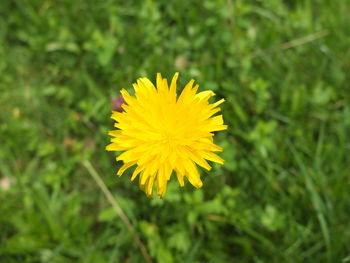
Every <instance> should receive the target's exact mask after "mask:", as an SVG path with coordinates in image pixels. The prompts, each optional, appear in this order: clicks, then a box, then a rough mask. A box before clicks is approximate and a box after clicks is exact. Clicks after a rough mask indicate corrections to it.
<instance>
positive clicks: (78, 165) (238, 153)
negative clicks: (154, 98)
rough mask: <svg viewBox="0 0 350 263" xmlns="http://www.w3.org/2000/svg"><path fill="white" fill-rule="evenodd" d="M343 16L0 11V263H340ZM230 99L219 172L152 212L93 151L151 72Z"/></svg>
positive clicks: (305, 11)
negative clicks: (125, 99) (113, 102)
mask: <svg viewBox="0 0 350 263" xmlns="http://www.w3.org/2000/svg"><path fill="white" fill-rule="evenodd" d="M349 13H350V1H348V0H343V1H340V0H339V1H328V0H314V1H311V0H305V1H302V0H299V1H287V0H285V1H278V0H269V1H258V0H256V1H252V0H250V1H244V0H204V1H199V0H194V1H185V0H179V1H163V0H162V1H151V0H145V1H135V0H133V1H117V0H107V1H92V0H86V1H83V0H76V1H71V0H62V1H57V0H41V1H40V0H13V1H6V0H2V1H0V142H1V146H0V183H1V184H0V262H6V263H7V262H102V263H103V262H143V257H142V254H141V253H140V251H139V249H138V247H137V246H136V245H135V242H134V239H133V237H132V235H131V234H130V233H129V232H128V230H127V228H126V227H125V225H124V224H123V222H122V221H121V220H120V218H119V217H118V216H117V214H116V213H115V212H114V210H113V209H112V208H111V206H110V204H109V203H108V201H107V200H106V198H105V197H104V195H103V193H102V192H101V190H100V188H99V187H98V186H97V184H96V183H95V181H94V180H93V178H92V177H91V176H90V174H89V172H88V170H87V169H86V168H85V167H84V165H83V163H84V161H86V160H88V161H89V162H90V163H91V164H92V166H93V167H94V169H96V171H97V172H98V174H99V175H100V176H101V177H102V179H103V180H104V182H105V183H106V185H107V186H108V188H109V189H110V191H111V192H112V194H113V195H114V196H115V198H116V199H117V200H118V201H119V203H120V205H121V207H122V208H123V210H124V212H125V213H126V215H127V216H128V218H129V219H130V221H131V223H132V224H133V226H134V227H135V229H136V231H137V233H138V234H139V236H140V237H141V239H142V241H143V242H144V244H145V245H146V247H147V250H148V252H149V254H150V255H151V257H152V258H153V260H154V261H155V262H161V263H163V262H164V263H170V262H257V263H260V262H330V263H333V262H342V263H345V262H350V243H349V240H350V225H349V215H350V214H349V211H350V199H349V193H350V177H349V176H350V141H349V134H350V86H349V83H350V75H349V68H350V48H349V47H350V38H349V35H350V26H349V25H350V18H349ZM175 71H179V72H180V79H179V81H180V84H181V86H182V85H184V84H185V83H186V82H187V81H189V80H190V79H191V78H194V79H195V80H196V81H197V83H199V84H200V88H201V90H205V89H212V90H214V91H215V92H216V94H217V97H218V98H221V97H223V98H225V99H226V103H225V104H224V105H223V107H222V109H223V115H224V119H225V122H226V123H227V124H228V125H229V129H228V131H227V132H220V133H218V134H217V136H216V142H217V143H218V144H219V145H221V146H222V147H224V149H225V151H224V152H223V154H222V156H223V158H224V159H225V160H226V162H225V164H224V165H223V166H222V167H220V166H215V165H214V169H213V171H212V172H210V173H204V172H203V181H204V187H203V188H202V189H200V190H196V189H194V188H193V187H191V186H189V184H188V183H187V185H186V186H185V188H184V189H182V188H181V189H180V188H179V187H178V186H177V183H176V182H175V181H176V180H173V181H172V182H171V183H170V185H169V189H168V192H167V194H166V197H165V199H163V200H161V199H159V198H158V197H154V198H153V199H148V198H147V197H146V196H145V195H144V193H143V192H141V191H140V190H139V189H138V185H137V183H136V182H135V183H133V184H131V183H130V182H129V178H128V177H129V176H128V175H127V174H125V175H124V176H122V177H121V178H117V177H116V176H115V171H116V170H117V168H118V167H119V166H120V164H116V163H115V160H114V156H113V154H111V153H108V152H106V151H105V150H104V147H105V145H107V144H108V141H109V138H108V136H107V135H106V133H107V131H108V130H109V129H111V127H112V123H113V122H112V120H110V119H109V116H110V110H111V108H110V99H111V98H112V97H115V96H117V95H118V94H119V90H120V89H121V88H127V89H131V83H132V82H133V81H134V80H135V79H136V78H138V77H141V76H147V77H149V78H151V79H152V80H154V78H155V74H156V72H162V73H163V75H164V76H166V77H168V78H171V77H172V74H173V73H174V72H175Z"/></svg>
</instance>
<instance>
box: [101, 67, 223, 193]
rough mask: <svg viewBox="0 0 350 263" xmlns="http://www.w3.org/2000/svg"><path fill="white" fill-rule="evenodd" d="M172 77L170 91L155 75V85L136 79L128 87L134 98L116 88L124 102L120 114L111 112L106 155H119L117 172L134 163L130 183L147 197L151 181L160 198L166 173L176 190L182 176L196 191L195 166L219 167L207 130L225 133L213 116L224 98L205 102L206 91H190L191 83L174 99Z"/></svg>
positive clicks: (216, 148) (209, 94)
mask: <svg viewBox="0 0 350 263" xmlns="http://www.w3.org/2000/svg"><path fill="white" fill-rule="evenodd" d="M178 76H179V74H178V73H176V74H175V75H174V77H173V79H172V81H171V84H170V88H169V86H168V82H167V80H166V79H163V78H162V76H161V75H160V73H158V74H157V87H155V86H154V85H153V84H152V82H151V81H150V80H149V79H147V78H139V79H138V80H137V83H134V84H133V87H134V90H135V97H133V96H131V95H129V93H128V92H127V91H126V90H124V89H123V90H121V94H122V95H123V98H124V100H125V104H123V105H122V108H123V110H124V112H117V111H114V112H113V113H112V116H111V118H112V119H114V120H115V121H116V123H115V124H114V126H115V127H116V128H118V130H113V131H110V132H109V135H111V136H113V137H114V138H112V139H111V142H112V143H111V144H109V145H108V146H107V147H106V150H107V151H124V152H123V153H122V154H120V155H119V157H117V159H116V160H117V161H123V163H124V164H123V166H122V167H121V168H120V169H119V171H118V172H117V175H118V176H121V175H122V174H123V172H124V171H125V170H126V169H128V168H130V167H132V166H134V165H136V169H135V170H134V172H133V174H132V176H131V181H133V180H134V179H135V178H136V176H137V175H138V174H140V176H139V184H140V188H141V189H142V190H143V191H144V192H145V193H146V194H147V196H149V197H150V196H152V191H153V183H154V181H155V180H156V181H157V193H158V195H159V196H161V197H163V196H164V194H165V192H166V186H167V182H168V181H169V179H170V177H171V175H172V172H173V171H174V172H175V173H176V176H177V179H178V181H179V184H180V185H181V186H184V177H186V178H187V179H188V180H189V182H190V183H191V184H192V185H193V186H195V187H196V188H199V187H202V185H203V183H202V181H201V179H200V175H199V172H198V170H197V165H199V166H201V167H203V168H204V169H206V170H208V171H209V170H210V169H211V166H210V165H209V164H208V163H207V161H206V160H209V161H213V162H216V163H220V164H223V162H224V160H223V159H222V158H220V157H219V156H218V155H216V154H215V153H213V152H220V151H222V148H221V147H219V146H217V145H215V144H214V143H213V136H214V134H213V132H215V131H220V130H226V129H227V126H226V125H223V119H222V115H217V116H214V117H213V115H214V114H215V113H217V112H219V111H220V108H217V106H218V105H220V104H221V103H222V102H224V99H221V100H219V101H218V102H216V103H213V104H210V103H209V102H208V100H209V98H210V97H212V96H214V95H215V94H214V92H212V91H203V92H199V93H196V92H197V90H198V85H195V86H193V84H194V80H191V81H190V82H189V83H188V84H187V85H186V86H185V88H184V89H183V91H182V93H181V94H180V96H179V97H178V98H177V94H176V81H177V78H178Z"/></svg>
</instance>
